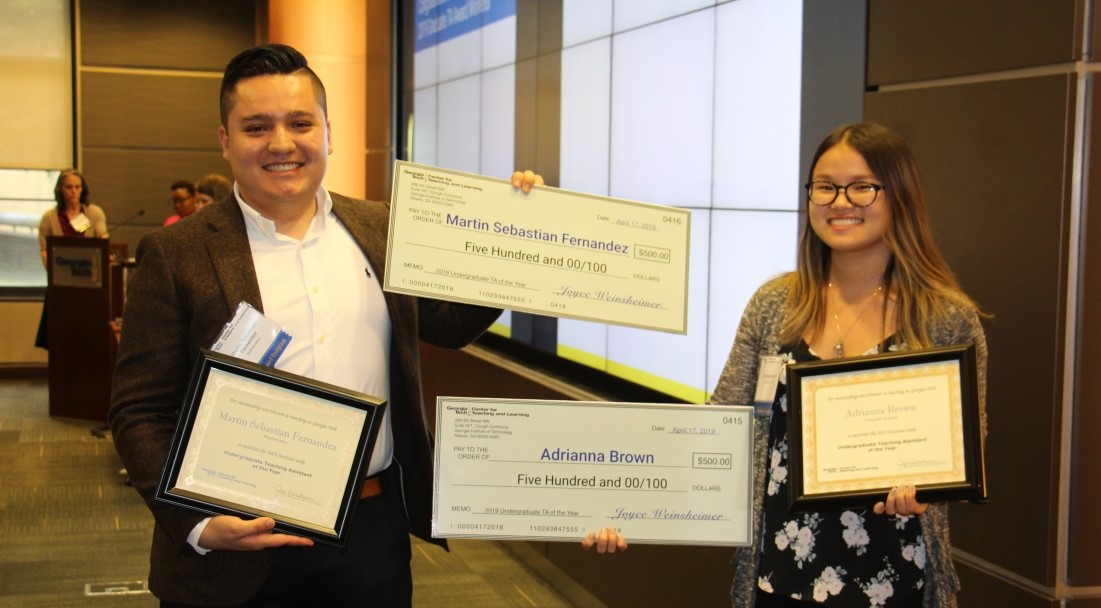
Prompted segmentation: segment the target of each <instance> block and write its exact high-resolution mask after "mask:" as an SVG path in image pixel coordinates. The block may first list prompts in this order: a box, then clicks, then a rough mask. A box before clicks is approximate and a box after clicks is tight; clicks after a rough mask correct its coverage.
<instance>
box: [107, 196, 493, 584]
mask: <svg viewBox="0 0 1101 608" xmlns="http://www.w3.org/2000/svg"><path fill="white" fill-rule="evenodd" d="M332 199H333V212H334V213H335V214H336V217H337V218H339V219H340V221H341V222H342V223H343V224H344V226H345V227H347V229H348V231H349V232H350V233H351V235H352V237H353V238H354V239H355V241H356V243H358V244H359V246H360V248H361V249H362V250H363V252H364V253H365V254H366V255H367V259H368V260H370V262H371V266H372V267H373V268H374V269H375V270H376V271H377V272H376V273H375V274H376V278H377V279H378V280H379V281H381V279H382V277H381V276H377V275H380V274H381V273H382V271H383V268H384V267H385V255H386V237H387V231H388V228H389V206H388V205H386V204H384V203H378V202H367V201H361V200H354V199H350V198H347V197H344V196H341V195H339V194H335V193H333V194H332ZM385 298H386V305H387V308H388V309H389V314H390V322H391V325H392V331H391V336H392V337H391V345H390V355H391V372H390V373H391V377H390V391H391V395H390V404H389V407H390V411H391V415H392V424H393V431H394V443H395V445H394V457H395V459H396V461H397V462H398V463H399V464H400V466H401V471H402V488H401V489H402V490H403V494H404V497H405V504H406V512H407V513H408V515H409V518H410V522H411V527H412V532H413V534H415V535H417V536H418V537H421V538H424V539H426V540H430V541H431V507H432V494H431V493H432V464H431V458H432V455H431V450H432V439H431V437H430V436H429V431H428V429H427V428H426V422H425V412H424V404H423V402H422V397H421V384H420V380H421V378H420V361H419V353H418V339H422V340H425V341H426V342H429V343H431V344H435V345H438V346H443V347H451V348H459V347H462V346H464V345H466V344H468V343H469V342H471V341H472V340H474V339H475V338H476V337H478V336H479V335H481V333H482V332H483V331H485V329H486V328H488V327H489V325H490V324H492V322H493V321H494V320H495V319H496V318H497V316H498V315H499V314H500V311H499V310H496V309H489V308H480V307H475V306H467V305H460V304H453V303H448V302H442V301H438V300H429V299H418V298H412V297H407V296H402V295H396V294H392V293H385ZM242 300H244V301H247V302H249V303H251V304H252V305H253V306H255V307H256V308H257V309H260V310H263V302H261V300H260V287H259V285H258V284H257V280H256V272H255V269H254V267H253V262H252V254H251V251H250V248H249V242H248V237H247V235H246V232H245V223H244V218H243V216H242V214H241V210H240V208H239V207H238V205H237V201H236V200H234V199H232V198H231V199H229V200H226V201H223V202H222V203H216V204H214V205H211V206H209V207H208V208H206V209H204V210H203V211H202V212H201V213H196V214H194V215H192V216H190V217H187V218H184V219H183V220H181V221H180V222H178V223H177V224H175V225H173V226H170V227H166V228H160V229H157V230H154V231H153V232H151V233H149V234H147V235H146V236H145V237H143V238H142V239H141V241H140V242H139V243H138V248H137V268H136V269H135V270H134V271H133V273H132V275H131V277H130V280H129V283H128V286H127V301H126V307H125V312H124V315H123V330H122V341H121V344H120V347H119V355H118V362H117V364H116V367H115V375H114V384H113V394H112V398H111V410H110V413H109V419H110V422H111V429H112V432H113V435H114V440H115V445H116V447H117V449H118V452H119V454H120V456H121V457H122V461H123V463H124V464H125V466H126V469H127V472H128V473H129V475H130V478H131V479H132V480H133V484H134V488H135V489H137V491H138V492H139V493H140V494H141V496H142V498H144V499H145V502H146V504H147V505H148V506H149V509H150V510H151V511H152V512H153V516H154V519H155V520H156V527H155V529H154V532H153V546H152V551H151V555H150V573H149V585H150V589H151V590H152V591H153V593H154V594H155V595H156V596H157V597H159V598H161V599H163V600H167V601H170V602H178V603H185V604H193V605H204V606H228V605H236V604H240V603H242V602H244V601H246V600H247V599H248V598H250V597H251V596H252V595H254V594H255V593H256V591H257V590H258V588H259V586H260V585H261V584H262V582H263V581H264V579H265V577H266V575H267V572H268V569H269V568H270V564H271V561H270V560H271V556H270V554H268V553H265V552H249V553H239V552H232V551H212V552H211V553H209V554H207V555H199V554H198V553H196V552H195V550H194V549H192V548H191V546H190V545H188V544H187V540H186V539H187V535H188V533H189V532H190V531H191V530H192V529H193V528H194V527H195V525H196V524H197V523H198V522H199V521H201V520H202V519H203V518H204V517H205V515H204V514H202V513H200V512H198V511H193V510H190V509H185V508H181V507H176V506H172V505H168V504H165V503H161V502H158V501H156V500H154V495H155V494H156V488H157V483H158V482H159V480H160V476H161V472H162V470H163V468H164V464H165V459H166V457H167V455H168V450H169V447H170V443H171V440H172V435H173V432H174V431H175V428H176V421H177V417H178V412H179V407H180V404H181V402H182V401H183V398H184V394H185V392H186V390H187V383H188V378H189V374H190V370H191V367H192V364H193V362H194V361H195V360H196V357H197V356H198V353H199V349H200V348H202V347H208V346H209V345H210V344H211V343H212V342H213V341H214V339H215V338H216V337H217V336H218V334H219V332H220V331H221V330H222V327H223V325H224V324H225V323H226V322H227V321H228V320H229V319H230V317H231V316H232V314H233V311H234V310H235V309H236V307H237V304H238V303H239V302H241V301H242ZM350 364H354V363H350ZM440 544H442V543H440ZM306 550H308V549H306Z"/></svg>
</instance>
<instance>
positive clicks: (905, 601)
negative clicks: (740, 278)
mask: <svg viewBox="0 0 1101 608" xmlns="http://www.w3.org/2000/svg"><path fill="white" fill-rule="evenodd" d="M806 190H807V202H808V205H807V207H808V209H807V215H808V221H807V223H806V226H805V230H804V232H803V235H802V238H801V242H800V246H799V257H798V262H797V267H796V270H795V271H794V272H791V273H788V274H785V275H782V276H780V277H777V278H775V279H772V280H770V281H769V282H767V283H766V284H765V285H763V286H762V287H761V288H760V289H758V291H757V293H756V294H754V296H753V298H752V299H751V300H750V302H749V304H748V305H747V307H746V310H745V313H744V314H743V316H742V319H741V323H740V325H739V327H738V332H737V336H736V338H735V342H734V346H733V348H732V350H731V352H730V356H729V358H728V360H727V363H726V367H725V369H724V371H723V373H722V376H721V377H720V379H719V382H718V385H717V386H716V388H715V391H714V396H713V398H712V402H713V403H716V404H744V403H753V402H754V396H755V394H756V391H757V383H758V371H759V366H760V361H761V358H762V357H764V356H776V355H779V356H780V357H781V358H782V359H783V360H785V361H788V362H807V361H816V360H825V359H834V358H838V357H853V356H860V355H868V354H874V353H880V352H885V351H888V350H900V349H919V348H929V347H934V346H948V345H956V344H965V343H974V344H975V346H976V352H977V356H978V385H979V386H978V393H979V402H980V403H979V405H980V412H981V413H980V425H981V427H982V433H983V436H984V437H985V434H986V413H985V402H986V339H985V337H984V335H983V330H982V327H981V325H980V323H979V316H980V314H981V313H980V311H979V309H978V307H977V306H976V304H975V303H974V302H973V301H972V300H971V299H970V298H969V297H968V296H967V295H966V294H964V293H963V291H961V289H960V287H959V285H958V283H957V282H956V279H955V278H954V277H953V275H952V273H951V271H950V270H949V268H948V265H947V264H946V263H945V261H944V258H943V257H942V255H941V253H940V251H939V250H938V248H937V246H936V244H935V243H934V242H933V237H932V233H931V230H930V226H929V218H928V212H927V209H926V203H925V195H924V192H923V190H922V187H921V183H920V182H919V180H918V173H917V168H916V166H915V164H914V160H913V157H912V156H911V153H910V150H909V148H908V147H907V145H906V143H905V142H904V141H903V140H902V138H901V137H899V136H898V135H897V134H896V133H894V132H893V131H891V130H890V129H887V128H886V127H883V126H881V125H876V124H870V123H863V124H855V125H847V126H843V127H841V128H838V129H837V130H835V131H834V132H833V133H831V134H830V135H829V136H828V137H826V139H825V140H824V141H823V142H822V143H821V145H820V146H819V147H818V150H817V152H816V153H815V155H814V158H813V162H812V163H811V172H810V176H809V179H808V183H807V184H806ZM780 377H781V378H783V377H784V374H781V376H780ZM769 392H771V387H770V388H769ZM786 413H787V400H786V394H785V386H784V383H783V381H781V382H780V383H778V386H776V387H775V397H774V399H773V402H772V407H771V414H770V416H762V418H761V419H759V420H760V424H758V425H757V432H756V437H755V443H754V452H755V462H757V463H761V464H760V466H758V469H757V470H756V471H755V474H754V477H755V479H754V482H755V483H754V488H755V489H754V498H755V500H756V501H757V503H756V504H755V505H754V528H753V529H754V530H757V531H758V533H757V534H756V535H754V539H753V544H752V546H750V547H743V548H739V549H738V550H737V553H736V556H735V559H734V563H735V565H736V568H737V569H736V572H735V576H734V584H733V588H732V590H731V594H732V598H733V602H734V605H735V606H738V607H750V606H756V607H758V608H761V607H768V606H803V607H806V606H816V605H826V606H842V607H844V606H852V607H856V606H859V607H861V608H863V607H865V606H885V607H888V608H894V607H911V606H915V607H916V606H923V605H924V606H955V605H956V601H955V593H956V591H957V589H958V588H959V580H958V579H957V576H956V572H955V570H954V568H953V566H952V561H951V557H950V543H949V536H948V512H947V511H948V509H947V505H944V504H924V503H920V502H918V501H917V499H916V493H915V489H914V487H913V486H912V485H899V486H897V487H895V488H893V489H892V490H890V492H889V493H888V494H887V495H886V496H885V497H883V499H882V501H880V502H878V503H876V504H874V505H872V504H869V505H867V507H866V508H852V509H847V510H838V511H828V512H820V513H810V512H803V511H791V510H790V509H789V506H788V490H789V488H788V487H787V484H788V482H789V479H788V471H789V470H790V468H789V461H788V452H789V450H788V447H789V442H788V438H787V420H786Z"/></svg>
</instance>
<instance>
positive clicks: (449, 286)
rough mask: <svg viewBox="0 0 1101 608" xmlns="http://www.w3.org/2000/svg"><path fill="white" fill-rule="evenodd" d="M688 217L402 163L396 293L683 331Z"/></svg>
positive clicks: (397, 178) (397, 170) (395, 235)
mask: <svg viewBox="0 0 1101 608" xmlns="http://www.w3.org/2000/svg"><path fill="white" fill-rule="evenodd" d="M690 224H691V214H690V212H689V211H688V210H686V209H680V208H677V207H667V206H662V205H654V204H649V203H640V202H634V201H626V200H621V199H613V198H608V197H603V196H596V195H592V194H581V193H577V192H569V191H567V190H560V189H557V188H550V187H543V186H537V187H535V188H534V189H533V190H532V192H530V193H528V194H523V193H521V192H519V191H517V190H516V189H515V188H513V187H512V184H511V182H509V181H508V180H504V179H496V178H491V177H485V176H481V175H473V174H469V173H461V172H458V171H451V170H447V169H438V168H435V167H428V166H425V165H417V164H413V163H408V162H404V161H398V162H397V163H396V165H395V167H394V185H393V196H392V199H391V208H390V235H389V242H388V246H387V256H386V277H385V281H384V284H383V287H384V289H386V290H387V291H391V292H398V293H406V294H410V295H415V296H424V297H430V298H436V299H442V300H450V301H455V302H463V303H467V304H480V305H483V306H493V307H498V308H508V309H511V310H515V311H520V312H528V313H534V314H541V315H551V316H556V317H568V318H573V319H581V320H585V321H597V322H601V323H614V324H617V325H626V326H629V327H640V328H645V329H655V330H659V331H666V332H670V333H679V334H683V333H686V331H687V319H688V251H689V233H690Z"/></svg>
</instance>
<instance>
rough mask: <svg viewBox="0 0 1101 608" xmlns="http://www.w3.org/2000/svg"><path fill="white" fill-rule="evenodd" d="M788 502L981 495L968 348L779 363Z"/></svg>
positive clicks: (835, 503)
mask: <svg viewBox="0 0 1101 608" xmlns="http://www.w3.org/2000/svg"><path fill="white" fill-rule="evenodd" d="M788 396H789V398H788V410H789V415H788V437H789V439H790V446H789V449H790V460H789V461H790V463H791V474H792V475H791V503H792V508H794V509H819V510H820V509H832V508H844V507H850V506H857V505H867V504H870V503H874V502H878V501H881V500H883V498H884V496H885V495H886V494H887V492H888V491H889V490H890V489H891V488H893V487H895V486H897V485H899V484H901V483H907V484H913V485H914V486H915V487H916V488H917V498H918V500H919V501H921V502H939V501H946V500H974V499H983V498H986V473H985V468H984V463H983V449H982V437H981V428H980V422H979V398H978V382H977V379H976V362H975V347H974V346H973V345H963V346H950V347H942V348H932V349H925V350H915V351H903V352H891V353H885V354H881V355H872V356H867V357H856V358H846V359H832V360H828V361H816V362H812V363H799V364H793V365H790V366H788Z"/></svg>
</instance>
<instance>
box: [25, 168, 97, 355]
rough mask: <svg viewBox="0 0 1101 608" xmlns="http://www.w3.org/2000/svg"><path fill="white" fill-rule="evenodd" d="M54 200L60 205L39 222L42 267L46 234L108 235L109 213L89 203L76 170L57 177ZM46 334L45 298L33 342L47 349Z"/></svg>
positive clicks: (64, 171) (82, 181)
mask: <svg viewBox="0 0 1101 608" xmlns="http://www.w3.org/2000/svg"><path fill="white" fill-rule="evenodd" d="M54 201H56V202H57V206H56V207H53V208H51V209H50V210H49V211H47V212H46V213H43V214H42V219H41V220H40V221H39V222H38V249H39V251H40V253H41V255H42V266H43V267H47V259H46V237H49V236H86V237H89V238H101V239H105V238H107V237H108V236H109V235H108V234H107V214H106V213H104V211H103V209H102V208H100V206H99V205H96V204H93V203H89V202H88V183H87V182H86V181H84V176H83V175H81V174H80V172H79V171H77V170H76V169H65V170H63V171H62V172H61V174H60V175H58V176H57V184H56V185H55V186H54ZM46 336H47V329H46V299H45V298H44V297H43V299H42V318H41V320H39V322H38V333H37V335H36V336H35V339H34V345H35V346H36V347H38V348H46V346H47V344H46Z"/></svg>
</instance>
